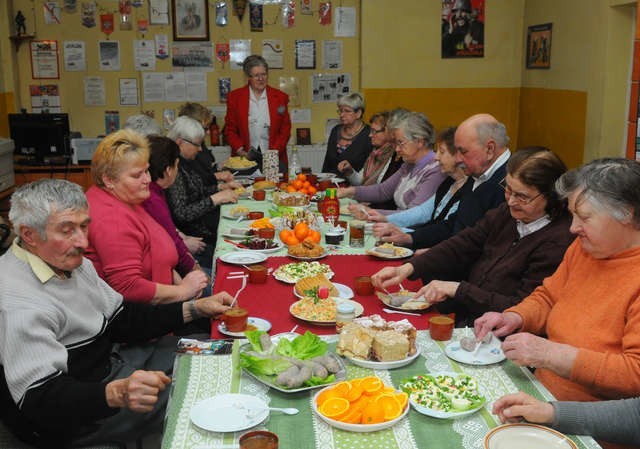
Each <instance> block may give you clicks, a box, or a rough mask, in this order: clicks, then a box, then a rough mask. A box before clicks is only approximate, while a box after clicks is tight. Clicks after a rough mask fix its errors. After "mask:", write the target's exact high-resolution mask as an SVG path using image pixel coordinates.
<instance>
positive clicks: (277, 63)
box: [262, 39, 284, 69]
mask: <svg viewBox="0 0 640 449" xmlns="http://www.w3.org/2000/svg"><path fill="white" fill-rule="evenodd" d="M262 57H263V58H264V59H265V61H267V64H269V68H270V69H282V68H284V51H283V45H282V39H265V40H263V41H262Z"/></svg>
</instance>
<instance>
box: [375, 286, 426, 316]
mask: <svg viewBox="0 0 640 449" xmlns="http://www.w3.org/2000/svg"><path fill="white" fill-rule="evenodd" d="M413 295H415V292H412V291H409V290H399V291H397V292H395V293H391V294H389V293H386V292H380V291H376V296H378V298H380V301H382V302H383V304H384V305H386V306H387V307H389V308H391V309H396V310H414V311H420V310H427V309H428V308H429V307H431V303H428V302H426V301H425V300H424V296H420V297H418V298H414V297H413Z"/></svg>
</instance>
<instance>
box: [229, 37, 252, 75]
mask: <svg viewBox="0 0 640 449" xmlns="http://www.w3.org/2000/svg"><path fill="white" fill-rule="evenodd" d="M250 54H251V39H231V40H230V41H229V57H230V61H231V70H242V62H243V61H244V60H245V58H246V57H247V56H249V55H250Z"/></svg>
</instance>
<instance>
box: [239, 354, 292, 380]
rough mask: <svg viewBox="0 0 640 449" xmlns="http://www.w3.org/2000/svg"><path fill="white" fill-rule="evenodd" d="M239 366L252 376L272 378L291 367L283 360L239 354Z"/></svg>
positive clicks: (289, 363)
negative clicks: (258, 375)
mask: <svg viewBox="0 0 640 449" xmlns="http://www.w3.org/2000/svg"><path fill="white" fill-rule="evenodd" d="M240 366H242V367H244V368H246V369H248V370H249V371H251V372H252V373H254V374H264V375H265V376H272V375H275V374H279V373H281V372H283V371H285V370H286V369H287V368H289V367H290V366H291V362H289V361H288V360H286V359H283V358H280V357H278V358H271V357H267V358H262V357H256V356H253V355H248V354H244V353H242V354H240Z"/></svg>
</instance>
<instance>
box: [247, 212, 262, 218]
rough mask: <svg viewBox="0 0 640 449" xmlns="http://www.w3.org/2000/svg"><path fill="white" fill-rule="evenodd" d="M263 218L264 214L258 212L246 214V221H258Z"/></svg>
mask: <svg viewBox="0 0 640 449" xmlns="http://www.w3.org/2000/svg"><path fill="white" fill-rule="evenodd" d="M262 217H264V212H260V211H251V212H249V213H248V214H247V219H249V220H259V219H261V218H262Z"/></svg>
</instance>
